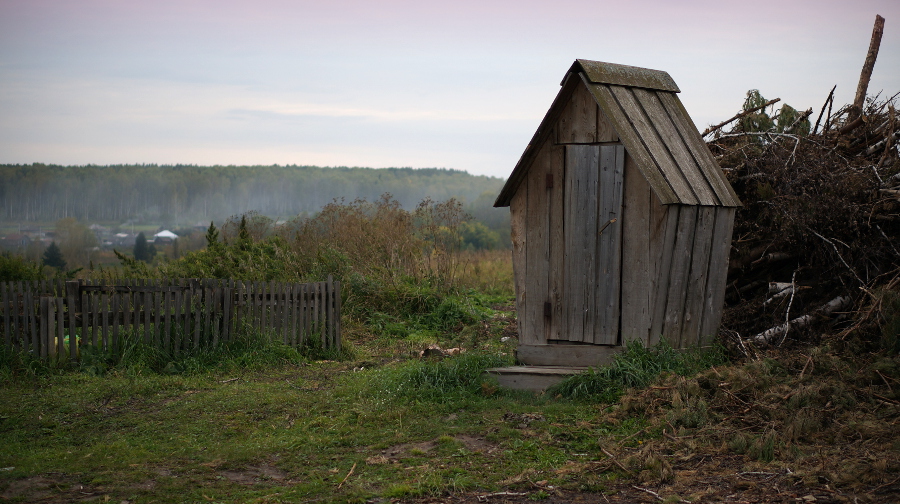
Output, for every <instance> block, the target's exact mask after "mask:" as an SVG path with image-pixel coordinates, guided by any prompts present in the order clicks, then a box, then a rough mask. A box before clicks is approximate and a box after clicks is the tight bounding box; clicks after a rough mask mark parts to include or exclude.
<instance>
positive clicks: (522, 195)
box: [509, 184, 536, 341]
mask: <svg viewBox="0 0 900 504" xmlns="http://www.w3.org/2000/svg"><path fill="white" fill-rule="evenodd" d="M527 202H528V184H520V185H519V190H518V191H516V193H515V194H514V195H513V198H512V202H511V203H510V206H509V216H510V237H511V239H512V260H513V277H514V280H515V288H516V316H517V319H518V322H519V341H536V340H535V339H534V336H533V335H530V334H528V332H527V329H526V328H525V296H526V292H525V245H526V243H527V242H526V238H527V236H526V229H525V219H526V217H527V214H528V208H527V206H526V204H527Z"/></svg>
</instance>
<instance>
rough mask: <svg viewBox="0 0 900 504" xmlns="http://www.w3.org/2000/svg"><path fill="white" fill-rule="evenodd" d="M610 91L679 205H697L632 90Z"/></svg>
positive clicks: (694, 195) (618, 89)
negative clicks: (675, 196)
mask: <svg viewBox="0 0 900 504" xmlns="http://www.w3.org/2000/svg"><path fill="white" fill-rule="evenodd" d="M610 91H611V92H612V94H613V96H614V97H615V99H616V102H618V104H619V106H620V107H622V112H623V113H624V115H625V117H627V118H628V120H629V121H630V122H631V124H632V125H633V126H634V129H635V131H636V132H637V134H638V135H639V136H640V140H641V142H642V143H643V144H644V145H646V146H647V150H648V151H649V152H650V156H652V157H653V160H654V163H655V164H656V166H658V167H659V170H660V172H661V173H662V174H663V176H664V177H665V178H666V181H667V182H668V183H669V186H670V187H671V188H672V190H673V191H675V194H677V195H678V201H679V203H683V204H686V205H696V204H698V203H699V200H698V199H697V195H696V194H695V193H694V190H693V188H692V187H691V184H690V182H688V180H687V179H686V178H685V177H684V174H683V173H681V170H680V169H679V168H678V165H677V164H676V163H675V160H674V159H673V158H672V155H671V154H670V153H669V151H668V149H666V146H665V144H664V142H663V139H662V138H660V136H659V133H657V131H656V129H655V128H654V123H653V120H652V119H650V118H649V117H647V115H646V113H645V112H644V110H643V109H642V108H641V106H640V104H639V103H638V102H637V99H636V98H635V97H634V94H633V90H632V89H631V88H626V87H622V86H610Z"/></svg>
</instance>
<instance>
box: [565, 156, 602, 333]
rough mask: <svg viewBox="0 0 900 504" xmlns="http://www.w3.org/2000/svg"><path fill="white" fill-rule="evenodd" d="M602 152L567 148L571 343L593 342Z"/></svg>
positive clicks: (566, 215)
mask: <svg viewBox="0 0 900 504" xmlns="http://www.w3.org/2000/svg"><path fill="white" fill-rule="evenodd" d="M599 157H600V148H599V147H598V146H590V145H570V146H567V147H566V186H565V193H566V195H567V196H566V200H565V217H564V219H565V223H564V226H565V230H564V233H565V240H566V241H565V244H566V245H565V250H566V257H565V267H564V270H565V278H566V285H565V289H566V290H565V294H564V297H565V300H566V301H565V302H566V306H567V308H566V311H567V313H566V317H567V320H566V328H567V331H568V332H567V334H566V335H565V336H564V338H563V339H566V340H569V341H590V342H593V337H594V330H593V322H594V317H593V315H594V314H593V307H594V296H593V294H594V289H593V283H594V278H596V276H595V267H594V265H595V262H594V259H595V257H596V246H597V212H598V206H597V205H598V203H597V189H598V188H597V181H598V177H599V173H598V172H599V165H600V160H599Z"/></svg>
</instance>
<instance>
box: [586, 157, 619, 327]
mask: <svg viewBox="0 0 900 504" xmlns="http://www.w3.org/2000/svg"><path fill="white" fill-rule="evenodd" d="M624 174H625V148H624V147H623V146H621V145H604V146H602V147H600V174H599V180H598V184H599V187H598V192H599V197H598V202H597V203H598V205H599V215H598V219H597V229H596V231H594V233H593V235H594V237H596V240H597V258H596V264H597V266H596V277H595V278H596V282H595V286H596V291H595V305H594V306H595V307H596V308H595V310H596V312H595V313H596V316H595V317H596V318H595V330H594V338H593V343H595V344H598V345H616V344H618V343H619V301H620V295H619V294H620V286H621V279H622V276H621V259H622V232H621V231H622V223H621V220H622V190H623V181H624Z"/></svg>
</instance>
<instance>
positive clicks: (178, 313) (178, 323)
mask: <svg viewBox="0 0 900 504" xmlns="http://www.w3.org/2000/svg"><path fill="white" fill-rule="evenodd" d="M172 294H173V297H174V300H173V302H174V304H175V308H174V309H175V313H174V318H175V324H174V325H175V327H174V333H173V334H172V336H174V337H173V338H172V354H173V355H175V356H178V355H179V354H181V350H182V348H183V346H184V335H185V330H184V314H183V313H182V296H181V291H175V292H173V293H172Z"/></svg>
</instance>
